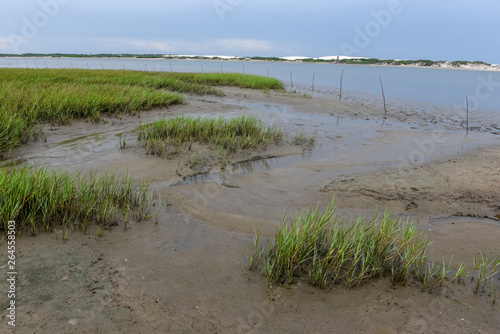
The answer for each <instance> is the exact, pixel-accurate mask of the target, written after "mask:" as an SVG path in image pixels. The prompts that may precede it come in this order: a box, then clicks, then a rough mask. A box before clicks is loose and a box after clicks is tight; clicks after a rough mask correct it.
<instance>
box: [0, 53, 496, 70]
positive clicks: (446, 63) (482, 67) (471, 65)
mask: <svg viewBox="0 0 500 334" xmlns="http://www.w3.org/2000/svg"><path fill="white" fill-rule="evenodd" d="M2 58H5V59H27V58H40V59H114V60H117V59H127V60H132V59H139V60H188V61H230V62H238V61H239V62H271V63H290V64H294V63H304V64H308V63H311V64H325V65H346V66H347V65H349V66H351V65H354V66H383V67H402V68H431V69H449V70H465V71H487V72H498V71H500V64H490V65H485V64H479V65H478V64H474V63H473V62H470V63H467V64H461V65H459V66H453V65H452V62H449V61H442V62H441V61H436V62H435V63H434V64H432V65H429V66H427V65H419V64H418V63H414V64H399V65H392V64H387V63H384V62H380V63H373V64H352V63H343V62H342V61H335V60H334V61H324V60H318V61H314V60H312V61H303V60H302V59H297V60H286V59H283V60H279V61H278V60H266V59H252V58H248V57H236V58H217V57H214V58H205V57H204V56H199V57H197V56H192V57H171V58H170V57H91V56H89V57H67V56H66V57H65V56H61V57H55V56H0V59H2ZM411 61H414V62H418V60H411Z"/></svg>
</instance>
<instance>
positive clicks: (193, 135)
mask: <svg viewBox="0 0 500 334" xmlns="http://www.w3.org/2000/svg"><path fill="white" fill-rule="evenodd" d="M282 137H283V134H282V132H281V129H279V128H275V127H268V126H266V125H265V124H264V122H263V121H262V120H260V119H259V118H257V117H255V116H240V117H236V118H232V119H225V118H223V117H222V116H220V117H218V118H201V117H190V116H181V117H175V118H160V119H158V120H156V121H155V122H153V123H149V124H143V125H141V127H140V130H139V134H138V138H139V140H143V141H144V143H145V144H144V145H145V147H146V150H147V152H148V153H149V154H155V155H160V156H161V155H163V154H167V155H168V154H169V153H172V152H176V151H177V150H179V149H180V148H181V147H182V145H184V144H185V143H193V142H198V143H202V144H208V145H210V146H215V147H216V148H217V149H219V150H221V151H226V152H235V151H237V150H243V149H250V148H254V147H257V146H258V145H264V146H266V145H267V144H268V143H270V142H273V143H279V142H280V141H281V140H282Z"/></svg>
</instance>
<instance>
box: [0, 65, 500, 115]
mask: <svg viewBox="0 0 500 334" xmlns="http://www.w3.org/2000/svg"><path fill="white" fill-rule="evenodd" d="M0 67H24V68H26V67H29V68H46V67H49V68H90V69H101V68H104V69H123V68H125V69H133V70H144V71H145V70H148V71H167V72H169V71H176V72H202V71H203V72H239V73H243V72H245V73H247V74H258V75H263V76H268V75H269V76H271V77H275V78H278V79H280V80H282V81H283V82H285V83H286V84H287V85H290V84H291V83H290V79H291V78H290V72H291V73H292V76H293V83H294V84H297V83H300V84H302V86H301V87H304V85H306V86H307V87H310V86H311V84H312V79H313V73H314V76H315V79H314V80H315V87H318V88H319V87H321V88H323V89H327V90H328V89H331V90H333V91H338V88H339V86H340V76H341V71H342V70H344V79H343V89H344V90H345V91H357V92H361V93H366V94H373V95H376V96H380V92H381V89H380V81H379V76H382V80H383V84H384V90H385V94H386V97H387V98H397V99H412V100H416V101H422V102H428V103H433V104H440V105H447V106H457V105H464V104H465V97H466V96H468V97H469V100H470V105H471V109H478V110H480V111H483V112H485V114H489V115H495V116H496V115H500V72H494V71H469V70H451V69H432V68H403V67H385V66H363V65H358V66H356V65H332V64H309V63H279V62H248V61H243V62H242V61H209V60H165V59H96V58H89V59H86V58H76V59H68V58H61V59H51V58H0ZM309 89H310V88H309Z"/></svg>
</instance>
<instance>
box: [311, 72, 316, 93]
mask: <svg viewBox="0 0 500 334" xmlns="http://www.w3.org/2000/svg"><path fill="white" fill-rule="evenodd" d="M315 76H316V72H315V71H313V82H312V87H311V94H312V93H314V77H315Z"/></svg>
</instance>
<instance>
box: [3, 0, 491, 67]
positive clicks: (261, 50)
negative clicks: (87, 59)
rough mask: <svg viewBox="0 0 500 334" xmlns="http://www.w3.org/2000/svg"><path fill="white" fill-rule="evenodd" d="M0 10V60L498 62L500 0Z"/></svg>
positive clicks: (7, 5) (111, 4) (13, 6)
mask: <svg viewBox="0 0 500 334" xmlns="http://www.w3.org/2000/svg"><path fill="white" fill-rule="evenodd" d="M0 9H1V11H0V13H1V14H0V17H1V20H0V53H16V52H21V53H26V52H37V53H55V52H61V53H174V54H205V55H236V56H308V57H320V56H330V55H351V56H360V57H376V58H390V59H394V58H397V59H432V60H483V61H486V62H489V63H495V64H498V63H500V42H499V38H498V36H497V34H498V32H500V19H498V15H499V14H500V1H499V0H467V1H465V0H419V1H415V0H413V1H412V0H381V1H379V0H371V1H368V0H356V1H331V0H330V1H326V0H312V1H307V2H306V1H295V0H287V1H271V0H267V1H263V0H183V1H168V0H141V1H127V0H120V1H117V0H19V1H2V3H1V4H0Z"/></svg>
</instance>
